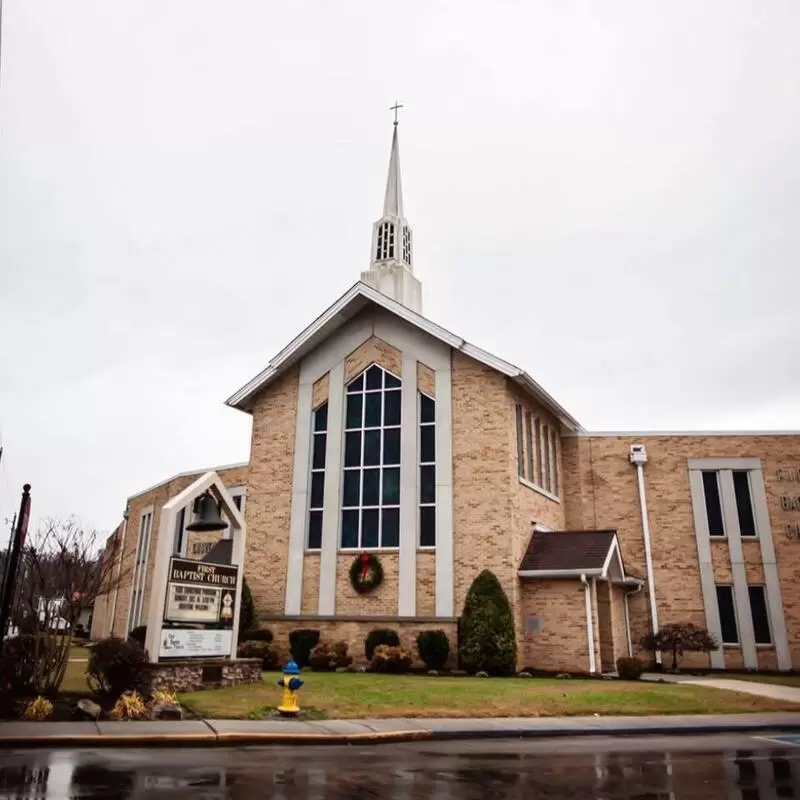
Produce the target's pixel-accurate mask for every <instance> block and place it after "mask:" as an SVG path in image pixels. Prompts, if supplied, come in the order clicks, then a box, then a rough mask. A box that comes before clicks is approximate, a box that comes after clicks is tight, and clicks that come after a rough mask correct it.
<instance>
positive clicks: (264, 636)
mask: <svg viewBox="0 0 800 800" xmlns="http://www.w3.org/2000/svg"><path fill="white" fill-rule="evenodd" d="M239 641H240V642H266V643H267V644H269V643H270V642H271V641H272V631H271V630H269V629H268V628H263V629H261V628H256V629H255V630H252V631H244V632H240V633H239Z"/></svg>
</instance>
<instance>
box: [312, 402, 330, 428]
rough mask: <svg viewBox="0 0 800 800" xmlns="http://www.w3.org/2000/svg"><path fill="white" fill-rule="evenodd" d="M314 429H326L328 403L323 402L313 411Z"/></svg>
mask: <svg viewBox="0 0 800 800" xmlns="http://www.w3.org/2000/svg"><path fill="white" fill-rule="evenodd" d="M314 430H315V431H326V430H328V404H327V403H324V404H323V405H321V406H320V407H319V408H318V409H317V410H316V411H315V412H314Z"/></svg>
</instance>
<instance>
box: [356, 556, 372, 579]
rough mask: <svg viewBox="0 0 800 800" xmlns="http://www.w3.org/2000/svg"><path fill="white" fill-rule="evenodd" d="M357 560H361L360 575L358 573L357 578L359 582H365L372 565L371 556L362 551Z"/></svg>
mask: <svg viewBox="0 0 800 800" xmlns="http://www.w3.org/2000/svg"><path fill="white" fill-rule="evenodd" d="M358 560H359V561H360V562H361V575H359V577H358V579H359V580H360V581H361V583H365V582H366V580H367V575H369V571H370V569H371V567H372V556H371V555H370V554H369V553H362V554H361V555H360V556H359V559H358Z"/></svg>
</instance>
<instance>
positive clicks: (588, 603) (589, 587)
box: [581, 574, 597, 673]
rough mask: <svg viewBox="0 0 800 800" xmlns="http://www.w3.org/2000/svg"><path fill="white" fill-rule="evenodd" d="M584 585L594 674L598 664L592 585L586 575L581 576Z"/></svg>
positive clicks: (587, 635)
mask: <svg viewBox="0 0 800 800" xmlns="http://www.w3.org/2000/svg"><path fill="white" fill-rule="evenodd" d="M581 583H582V584H583V598H584V601H585V603H586V637H587V640H588V644H589V672H591V673H594V672H595V671H596V669H597V662H596V660H595V654H594V623H593V621H592V585H591V583H589V581H588V580H586V575H583V574H582V575H581Z"/></svg>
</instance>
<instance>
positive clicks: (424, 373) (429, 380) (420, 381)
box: [417, 361, 436, 397]
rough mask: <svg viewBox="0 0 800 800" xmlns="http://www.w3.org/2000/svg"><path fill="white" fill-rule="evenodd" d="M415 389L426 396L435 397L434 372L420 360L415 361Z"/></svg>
mask: <svg viewBox="0 0 800 800" xmlns="http://www.w3.org/2000/svg"><path fill="white" fill-rule="evenodd" d="M417 389H419V391H420V392H422V393H423V394H426V395H428V397H436V373H435V372H434V371H433V370H432V369H431V368H430V367H428V366H426V365H425V364H423V363H422V362H420V361H418V362H417Z"/></svg>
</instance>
